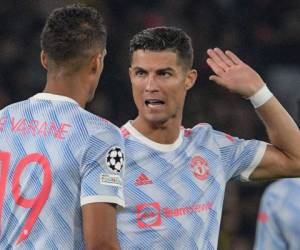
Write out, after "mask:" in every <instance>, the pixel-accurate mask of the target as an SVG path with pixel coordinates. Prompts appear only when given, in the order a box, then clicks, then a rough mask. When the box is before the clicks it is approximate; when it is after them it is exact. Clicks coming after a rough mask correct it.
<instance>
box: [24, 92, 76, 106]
mask: <svg viewBox="0 0 300 250" xmlns="http://www.w3.org/2000/svg"><path fill="white" fill-rule="evenodd" d="M31 98H33V99H42V100H50V101H65V102H71V103H74V104H77V105H78V103H77V102H76V101H75V100H74V99H72V98H70V97H67V96H62V95H54V94H50V93H37V94H35V95H34V96H32V97H31ZM31 98H30V99H31Z"/></svg>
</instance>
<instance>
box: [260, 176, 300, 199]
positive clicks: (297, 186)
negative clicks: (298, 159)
mask: <svg viewBox="0 0 300 250" xmlns="http://www.w3.org/2000/svg"><path fill="white" fill-rule="evenodd" d="M294 191H296V192H298V193H299V194H300V178H287V179H281V180H278V181H275V182H273V183H272V184H271V185H269V186H268V187H267V188H266V190H265V192H264V195H265V196H269V195H276V196H287V195H288V194H291V193H292V192H294ZM288 196H290V195H288Z"/></svg>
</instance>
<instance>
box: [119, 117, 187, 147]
mask: <svg viewBox="0 0 300 250" xmlns="http://www.w3.org/2000/svg"><path fill="white" fill-rule="evenodd" d="M123 127H124V128H126V129H127V130H128V131H129V132H130V134H132V135H133V136H134V137H136V138H137V139H139V140H140V141H142V142H143V143H144V144H146V145H147V146H149V147H151V148H153V149H155V150H158V151H162V152H170V151H173V150H176V149H177V148H178V147H179V146H180V145H181V143H182V141H183V131H182V129H180V133H179V136H178V138H177V139H176V141H175V142H174V143H172V144H161V143H157V142H155V141H152V140H150V139H149V138H147V137H146V136H144V135H143V134H141V133H140V132H139V131H138V130H137V129H136V128H134V127H133V126H132V124H131V121H128V122H127V123H126V124H125V125H124V126H123Z"/></svg>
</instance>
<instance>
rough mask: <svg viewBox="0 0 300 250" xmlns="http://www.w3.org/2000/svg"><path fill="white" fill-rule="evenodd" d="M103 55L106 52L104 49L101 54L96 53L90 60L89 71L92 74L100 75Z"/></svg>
mask: <svg viewBox="0 0 300 250" xmlns="http://www.w3.org/2000/svg"><path fill="white" fill-rule="evenodd" d="M105 55H106V50H105V49H104V50H103V51H102V52H101V53H97V54H95V55H94V56H93V57H92V60H91V62H90V69H91V72H92V73H93V74H94V73H97V72H99V71H100V73H101V72H102V69H103V66H104V58H105Z"/></svg>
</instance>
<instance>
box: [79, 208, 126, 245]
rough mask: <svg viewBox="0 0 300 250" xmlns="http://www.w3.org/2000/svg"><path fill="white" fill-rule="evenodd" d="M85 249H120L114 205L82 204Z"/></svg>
mask: <svg viewBox="0 0 300 250" xmlns="http://www.w3.org/2000/svg"><path fill="white" fill-rule="evenodd" d="M82 219H83V234H84V241H85V249H87V250H90V249H93V250H98V249H101V250H106V249H107V250H110V249H111V250H113V249H120V245H119V242H118V240H117V231H116V205H114V204H110V203H100V202H99V203H90V204H86V205H83V206H82Z"/></svg>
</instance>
